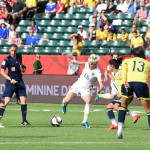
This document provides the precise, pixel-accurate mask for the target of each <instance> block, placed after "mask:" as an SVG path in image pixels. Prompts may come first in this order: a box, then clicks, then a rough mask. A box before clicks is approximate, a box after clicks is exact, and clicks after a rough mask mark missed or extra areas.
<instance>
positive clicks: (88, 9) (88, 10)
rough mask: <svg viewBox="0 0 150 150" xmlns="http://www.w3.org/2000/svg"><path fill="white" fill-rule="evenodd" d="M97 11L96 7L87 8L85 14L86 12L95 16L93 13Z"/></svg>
mask: <svg viewBox="0 0 150 150" xmlns="http://www.w3.org/2000/svg"><path fill="white" fill-rule="evenodd" d="M95 9H96V8H95V7H85V12H86V13H91V14H93V11H94V10H95Z"/></svg>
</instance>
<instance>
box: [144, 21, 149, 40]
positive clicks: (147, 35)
mask: <svg viewBox="0 0 150 150" xmlns="http://www.w3.org/2000/svg"><path fill="white" fill-rule="evenodd" d="M145 41H150V24H149V25H148V31H147V32H146V35H145Z"/></svg>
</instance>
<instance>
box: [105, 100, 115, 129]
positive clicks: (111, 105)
mask: <svg viewBox="0 0 150 150" xmlns="http://www.w3.org/2000/svg"><path fill="white" fill-rule="evenodd" d="M113 109H114V103H113V102H111V103H109V104H108V105H107V107H106V110H107V115H108V118H109V119H110V121H111V123H112V124H111V126H110V127H109V128H108V130H112V129H118V125H117V122H116V119H115V115H114V112H113Z"/></svg>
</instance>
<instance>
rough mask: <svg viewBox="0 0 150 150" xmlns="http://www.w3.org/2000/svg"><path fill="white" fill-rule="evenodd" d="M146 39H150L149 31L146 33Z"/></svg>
mask: <svg viewBox="0 0 150 150" xmlns="http://www.w3.org/2000/svg"><path fill="white" fill-rule="evenodd" d="M146 37H147V38H148V39H150V32H149V31H147V32H146Z"/></svg>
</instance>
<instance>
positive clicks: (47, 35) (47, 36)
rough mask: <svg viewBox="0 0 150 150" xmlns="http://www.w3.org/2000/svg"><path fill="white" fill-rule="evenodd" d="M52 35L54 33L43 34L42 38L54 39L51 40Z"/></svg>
mask: <svg viewBox="0 0 150 150" xmlns="http://www.w3.org/2000/svg"><path fill="white" fill-rule="evenodd" d="M52 35H53V33H43V35H42V37H43V38H46V39H52V38H51V37H52Z"/></svg>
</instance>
